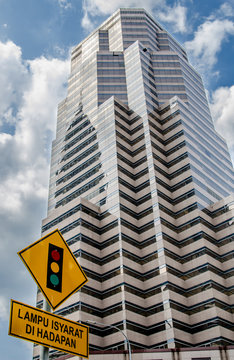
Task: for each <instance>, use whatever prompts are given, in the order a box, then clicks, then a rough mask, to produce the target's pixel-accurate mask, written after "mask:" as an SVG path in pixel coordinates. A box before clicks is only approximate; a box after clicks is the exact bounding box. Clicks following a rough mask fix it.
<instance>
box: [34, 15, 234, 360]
mask: <svg viewBox="0 0 234 360" xmlns="http://www.w3.org/2000/svg"><path fill="white" fill-rule="evenodd" d="M233 178H234V176H233V168H232V164H231V160H230V156H229V153H228V150H227V146H226V143H225V141H224V139H223V138H222V137H221V136H220V135H219V134H218V133H217V132H216V131H215V129H214V125H213V122H212V119H211V115H210V110H209V106H208V103H207V99H206V94H205V90H204V87H203V84H202V80H201V77H200V75H199V74H198V73H197V72H196V71H195V70H194V68H193V67H192V66H191V65H190V64H189V62H188V59H187V55H186V52H185V50H184V49H183V48H182V47H181V46H180V44H178V42H177V41H175V39H174V38H173V37H172V36H171V35H170V34H168V32H166V31H165V30H164V29H163V28H162V27H161V25H160V24H158V23H157V22H156V21H155V20H154V19H153V18H152V17H151V16H150V15H149V14H148V13H147V12H145V10H143V9H120V10H118V11H117V12H115V13H114V14H113V15H112V16H111V17H110V18H109V19H108V20H106V21H105V22H104V23H103V24H102V25H101V26H100V27H99V28H98V29H97V30H95V31H94V32H93V33H92V34H91V35H90V36H88V37H87V38H86V39H85V40H84V41H83V42H82V43H80V44H79V45H77V46H76V47H75V48H74V50H73V51H72V57H71V74H70V77H69V80H68V93H67V97H66V99H65V100H64V101H62V102H61V103H60V104H59V106H58V123H57V133H56V139H55V140H54V142H53V147H52V160H51V174H50V189H49V203H48V216H47V218H46V219H44V220H43V226H42V235H43V236H44V235H46V234H47V233H49V232H51V231H53V230H54V229H56V228H58V229H59V230H60V231H61V233H62V234H63V236H64V238H65V240H66V241H67V243H68V244H69V246H70V248H71V250H72V251H73V253H74V255H75V256H76V257H77V260H78V262H79V263H80V264H81V266H82V268H83V269H84V271H85V273H86V275H87V277H88V279H89V281H88V283H87V284H86V285H85V286H84V287H82V289H81V290H80V291H78V292H77V293H75V294H73V295H72V296H71V297H70V298H69V299H68V300H67V301H66V302H65V303H64V304H62V305H61V306H60V308H59V309H58V310H57V311H56V313H57V314H60V315H62V316H65V317H67V318H69V319H72V320H75V321H85V320H93V321H97V322H101V323H104V324H106V326H103V327H100V326H98V325H95V324H93V325H91V326H90V350H95V349H96V350H106V349H112V348H115V349H122V348H123V339H122V335H121V333H119V332H118V331H115V330H114V329H113V328H112V329H110V328H109V327H108V324H112V325H115V326H118V327H119V328H120V329H122V330H124V331H125V333H126V334H127V336H128V338H129V340H130V342H131V345H132V348H135V349H156V348H173V347H191V346H204V345H206V346H209V345H215V344H216V345H231V344H234V341H233V332H232V331H233V320H232V311H231V304H232V303H233V301H232V300H233V228H234V225H233V224H234V197H233V195H232V193H233V191H234V187H233ZM41 304H42V294H41V293H40V292H39V293H38V303H37V305H38V306H39V307H40V306H41ZM57 355H58V354H57V352H56V351H55V350H53V351H51V357H56V356H57ZM34 358H35V359H36V358H38V350H37V346H36V347H35V351H34Z"/></svg>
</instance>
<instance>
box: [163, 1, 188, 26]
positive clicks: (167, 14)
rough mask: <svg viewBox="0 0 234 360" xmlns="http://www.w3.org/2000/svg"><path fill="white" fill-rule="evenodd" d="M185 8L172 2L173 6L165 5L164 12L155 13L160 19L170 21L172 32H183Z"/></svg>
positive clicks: (185, 24)
mask: <svg viewBox="0 0 234 360" xmlns="http://www.w3.org/2000/svg"><path fill="white" fill-rule="evenodd" d="M186 15H187V8H186V7H184V6H182V5H180V4H174V6H173V7H169V6H166V7H165V9H164V12H163V11H161V12H159V13H157V17H158V18H159V19H160V21H163V22H166V23H170V24H171V25H172V28H173V31H174V32H180V33H185V32H186V31H187V23H186Z"/></svg>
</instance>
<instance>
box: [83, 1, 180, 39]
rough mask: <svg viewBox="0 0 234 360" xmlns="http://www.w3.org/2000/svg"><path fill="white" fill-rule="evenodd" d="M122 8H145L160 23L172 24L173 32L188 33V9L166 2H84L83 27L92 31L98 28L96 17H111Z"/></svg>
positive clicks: (177, 3) (176, 3) (178, 3)
mask: <svg viewBox="0 0 234 360" xmlns="http://www.w3.org/2000/svg"><path fill="white" fill-rule="evenodd" d="M121 7H125V8H126V7H137V8H144V9H145V10H146V11H148V12H149V13H151V14H155V16H156V18H157V19H158V20H159V21H160V20H161V21H163V22H165V23H168V24H170V25H171V26H172V28H173V31H175V32H185V31H186V27H187V25H186V13H187V10H186V8H185V7H184V6H182V5H181V4H180V2H175V3H174V5H173V6H172V7H171V6H169V5H167V1H166V0H112V1H106V0H84V1H83V13H84V15H83V19H82V26H83V27H84V28H85V29H86V30H88V31H91V30H93V28H94V27H95V26H97V23H96V22H95V17H97V16H100V15H110V14H112V13H113V12H114V11H116V10H117V9H119V8H121Z"/></svg>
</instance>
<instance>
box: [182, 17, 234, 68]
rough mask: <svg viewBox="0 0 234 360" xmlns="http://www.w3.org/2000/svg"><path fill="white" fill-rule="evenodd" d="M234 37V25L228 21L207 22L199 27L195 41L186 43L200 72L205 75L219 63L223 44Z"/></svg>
mask: <svg viewBox="0 0 234 360" xmlns="http://www.w3.org/2000/svg"><path fill="white" fill-rule="evenodd" d="M230 35H234V23H233V22H232V21H231V20H228V19H223V20H221V19H215V20H213V21H211V20H206V21H205V22H204V23H203V24H202V25H200V26H199V27H198V30H197V31H196V32H195V35H194V39H193V40H191V41H187V42H186V43H185V48H186V50H187V51H188V53H189V55H190V57H191V59H192V62H193V63H194V65H195V66H196V68H197V69H198V70H200V71H201V72H203V73H205V71H207V70H211V69H212V68H213V66H214V65H215V63H216V61H217V55H218V53H219V52H220V50H221V47H222V43H223V42H224V41H228V39H229V36H230Z"/></svg>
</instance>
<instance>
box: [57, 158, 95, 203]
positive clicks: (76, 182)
mask: <svg viewBox="0 0 234 360" xmlns="http://www.w3.org/2000/svg"><path fill="white" fill-rule="evenodd" d="M100 169H101V164H97V165H96V166H94V167H93V168H92V169H90V170H88V171H86V172H85V173H84V174H83V175H81V176H79V177H77V178H76V179H75V180H73V181H72V182H70V183H69V184H67V185H65V186H64V187H62V188H61V189H59V190H57V191H56V192H55V197H57V196H59V195H61V194H64V193H66V192H68V191H70V190H71V189H73V188H74V187H75V186H77V185H79V184H81V183H82V182H83V181H85V180H87V179H89V178H90V177H92V176H93V175H94V174H96V173H97V172H99V170H100Z"/></svg>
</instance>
